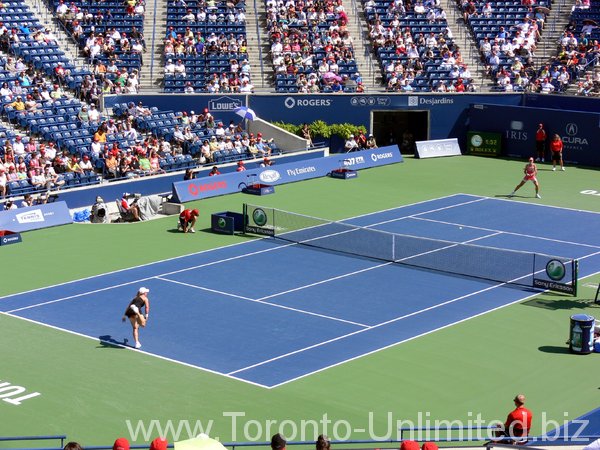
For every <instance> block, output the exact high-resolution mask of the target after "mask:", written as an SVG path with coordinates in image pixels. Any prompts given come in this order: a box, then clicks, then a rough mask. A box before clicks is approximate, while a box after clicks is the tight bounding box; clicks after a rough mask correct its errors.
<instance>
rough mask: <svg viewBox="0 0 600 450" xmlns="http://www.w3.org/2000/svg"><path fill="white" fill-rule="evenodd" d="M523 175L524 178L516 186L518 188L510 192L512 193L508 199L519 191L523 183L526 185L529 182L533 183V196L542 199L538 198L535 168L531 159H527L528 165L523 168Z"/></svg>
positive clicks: (538, 186)
mask: <svg viewBox="0 0 600 450" xmlns="http://www.w3.org/2000/svg"><path fill="white" fill-rule="evenodd" d="M523 173H524V174H525V176H524V177H523V179H522V180H521V182H520V183H519V184H518V186H517V187H516V188H515V190H514V191H512V193H511V194H510V195H509V197H512V196H513V195H515V192H517V191H518V190H519V189H521V187H522V186H523V185H524V184H525V183H527V182H528V181H530V180H531V181H532V182H533V185H534V186H535V196H536V197H537V198H542V197H541V196H540V184H539V183H538V180H537V166H536V165H535V163H534V162H533V158H529V163H527V165H526V166H525V169H523Z"/></svg>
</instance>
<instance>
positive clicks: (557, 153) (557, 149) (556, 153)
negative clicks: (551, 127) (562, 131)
mask: <svg viewBox="0 0 600 450" xmlns="http://www.w3.org/2000/svg"><path fill="white" fill-rule="evenodd" d="M550 150H551V151H552V170H556V163H559V164H560V170H565V166H564V164H563V157H562V152H563V142H562V139H561V138H560V136H559V135H558V134H555V135H554V137H553V138H552V140H551V141H550Z"/></svg>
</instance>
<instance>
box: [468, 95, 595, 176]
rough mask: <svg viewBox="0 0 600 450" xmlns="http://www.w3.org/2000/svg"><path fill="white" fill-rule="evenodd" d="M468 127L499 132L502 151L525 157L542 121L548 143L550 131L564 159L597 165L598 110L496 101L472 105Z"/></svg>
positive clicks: (532, 145)
mask: <svg viewBox="0 0 600 450" xmlns="http://www.w3.org/2000/svg"><path fill="white" fill-rule="evenodd" d="M469 120H470V128H471V129H474V130H485V131H490V132H495V133H500V134H501V135H502V144H501V145H502V154H503V155H507V156H513V157H520V158H524V159H525V158H528V157H529V156H533V155H535V149H536V147H535V132H536V130H537V127H538V125H539V124H540V123H541V124H543V125H544V129H545V130H546V134H547V135H548V140H547V142H546V156H547V157H549V156H550V151H549V148H548V144H549V142H550V139H551V138H552V136H553V135H554V134H558V135H559V136H560V138H561V139H562V141H563V159H564V160H565V161H566V162H570V163H577V164H581V165H588V166H600V152H598V148H600V114H598V113H588V112H585V113H584V112H578V111H565V110H556V109H542V108H525V107H515V106H499V105H472V106H471V110H470V112H469Z"/></svg>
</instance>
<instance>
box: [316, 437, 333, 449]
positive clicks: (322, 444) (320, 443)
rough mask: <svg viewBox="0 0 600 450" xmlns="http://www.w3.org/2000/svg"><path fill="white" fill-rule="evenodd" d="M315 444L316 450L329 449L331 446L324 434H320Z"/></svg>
mask: <svg viewBox="0 0 600 450" xmlns="http://www.w3.org/2000/svg"><path fill="white" fill-rule="evenodd" d="M315 444H316V450H329V449H330V448H331V441H330V440H329V438H328V437H327V435H325V434H320V435H319V437H318V438H317V442H316V443H315Z"/></svg>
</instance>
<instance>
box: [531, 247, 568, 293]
mask: <svg viewBox="0 0 600 450" xmlns="http://www.w3.org/2000/svg"><path fill="white" fill-rule="evenodd" d="M578 265H579V264H578V261H577V260H576V259H562V258H558V257H547V258H544V257H542V255H535V263H534V266H535V268H536V271H535V274H534V276H533V286H534V287H536V288H539V289H547V290H550V291H557V292H562V293H563V294H571V295H577V278H578Z"/></svg>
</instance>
